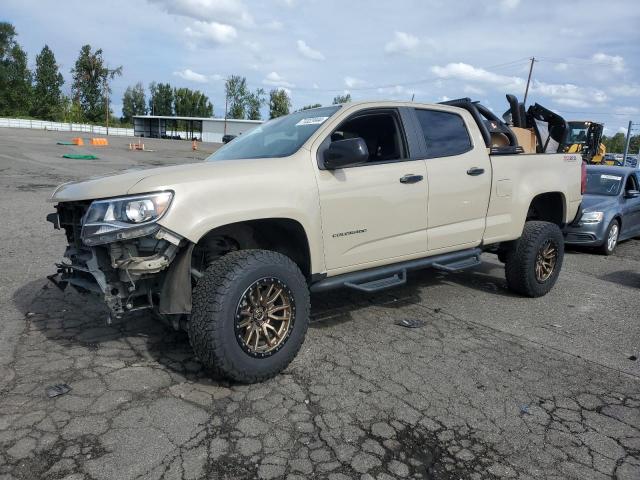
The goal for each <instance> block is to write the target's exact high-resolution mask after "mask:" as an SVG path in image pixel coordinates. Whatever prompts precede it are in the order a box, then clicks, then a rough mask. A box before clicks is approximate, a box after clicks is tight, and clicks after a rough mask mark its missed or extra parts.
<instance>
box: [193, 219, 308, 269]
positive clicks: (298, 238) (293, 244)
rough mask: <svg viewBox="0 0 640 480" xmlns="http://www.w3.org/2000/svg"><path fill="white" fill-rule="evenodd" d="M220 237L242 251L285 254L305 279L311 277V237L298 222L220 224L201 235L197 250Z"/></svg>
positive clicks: (285, 220)
mask: <svg viewBox="0 0 640 480" xmlns="http://www.w3.org/2000/svg"><path fill="white" fill-rule="evenodd" d="M219 237H225V238H228V239H230V240H232V241H234V242H235V243H236V244H237V247H238V249H239V250H247V249H253V248H261V249H265V250H272V251H275V252H278V253H282V254H283V255H286V256H287V257H289V258H291V260H293V261H294V262H295V263H296V265H298V268H300V270H301V271H302V274H303V275H304V276H305V278H307V279H309V278H310V277H311V272H312V260H311V250H310V245H309V238H308V235H307V232H306V231H305V229H304V227H303V225H302V224H301V223H300V222H299V221H297V220H294V219H292V218H284V217H272V218H261V219H254V220H244V221H240V222H235V223H230V224H227V225H221V226H218V227H215V228H212V229H211V230H209V231H208V232H206V233H205V234H204V235H202V236H201V237H200V239H199V240H198V241H197V242H196V248H198V246H205V245H206V244H207V243H208V242H210V241H211V240H212V239H214V238H219Z"/></svg>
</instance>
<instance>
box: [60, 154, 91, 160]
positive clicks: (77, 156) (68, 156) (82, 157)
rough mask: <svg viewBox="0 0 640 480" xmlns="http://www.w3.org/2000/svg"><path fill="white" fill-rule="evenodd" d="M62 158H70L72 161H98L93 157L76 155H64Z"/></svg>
mask: <svg viewBox="0 0 640 480" xmlns="http://www.w3.org/2000/svg"><path fill="white" fill-rule="evenodd" d="M62 158H71V159H72V160H98V157H96V156H95V155H81V154H76V153H65V154H64V155H62Z"/></svg>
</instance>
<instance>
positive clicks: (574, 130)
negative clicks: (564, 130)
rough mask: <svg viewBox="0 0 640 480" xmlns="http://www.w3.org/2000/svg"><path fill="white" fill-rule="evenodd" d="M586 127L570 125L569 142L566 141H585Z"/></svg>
mask: <svg viewBox="0 0 640 480" xmlns="http://www.w3.org/2000/svg"><path fill="white" fill-rule="evenodd" d="M587 133H588V127H586V126H584V125H580V126H576V125H571V126H570V128H569V142H568V143H571V144H573V143H586V141H587Z"/></svg>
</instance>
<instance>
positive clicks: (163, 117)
mask: <svg viewBox="0 0 640 480" xmlns="http://www.w3.org/2000/svg"><path fill="white" fill-rule="evenodd" d="M133 118H141V119H143V120H196V121H201V122H224V121H225V120H224V118H211V117H177V116H174V115H133ZM227 122H234V123H263V122H262V120H244V119H236V118H227Z"/></svg>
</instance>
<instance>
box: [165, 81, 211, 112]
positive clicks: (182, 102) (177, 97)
mask: <svg viewBox="0 0 640 480" xmlns="http://www.w3.org/2000/svg"><path fill="white" fill-rule="evenodd" d="M173 97H174V104H175V108H174V111H175V113H176V115H177V116H179V117H212V116H213V104H212V103H211V102H210V101H209V98H208V97H207V96H206V95H205V94H204V93H202V92H201V91H200V90H191V89H190V88H176V89H175V90H174V91H173Z"/></svg>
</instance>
